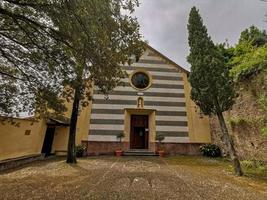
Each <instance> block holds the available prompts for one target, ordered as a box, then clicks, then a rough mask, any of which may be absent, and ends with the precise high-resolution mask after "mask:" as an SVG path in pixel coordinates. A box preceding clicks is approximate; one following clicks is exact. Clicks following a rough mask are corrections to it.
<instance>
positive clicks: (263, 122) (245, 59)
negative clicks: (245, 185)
mask: <svg viewBox="0 0 267 200" xmlns="http://www.w3.org/2000/svg"><path fill="white" fill-rule="evenodd" d="M218 48H219V49H220V50H221V51H222V53H223V55H224V57H225V60H226V62H227V67H229V69H230V74H231V76H232V77H233V80H234V82H235V89H236V92H237V95H238V96H237V98H236V99H235V104H234V105H233V108H232V109H231V110H230V111H229V112H227V113H225V114H226V118H227V122H228V127H229V128H230V130H231V132H232V136H233V138H234V142H235V145H236V147H237V150H238V154H239V156H240V157H241V158H242V159H249V160H262V161H265V162H266V161H267V34H266V32H265V31H261V30H259V29H258V28H256V27H255V26H252V27H250V28H248V29H246V30H245V31H243V32H242V33H241V36H240V39H239V42H238V44H237V45H236V46H234V47H229V46H227V45H226V44H223V45H218ZM211 124H212V129H213V130H212V131H213V134H212V135H213V141H214V143H217V144H219V145H220V146H221V147H222V148H223V149H224V150H225V149H226V148H225V147H224V144H223V137H222V136H220V134H218V132H219V129H218V122H217V121H216V119H212V120H211ZM215 133H216V134H217V135H218V136H216V134H215ZM225 152H226V151H225ZM226 153H227V152H226Z"/></svg>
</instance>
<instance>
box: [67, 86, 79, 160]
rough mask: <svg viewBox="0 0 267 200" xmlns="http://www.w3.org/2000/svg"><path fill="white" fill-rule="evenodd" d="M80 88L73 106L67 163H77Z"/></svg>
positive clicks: (76, 91)
mask: <svg viewBox="0 0 267 200" xmlns="http://www.w3.org/2000/svg"><path fill="white" fill-rule="evenodd" d="M80 95H81V94H80V86H78V87H77V88H76V90H75V94H74V100H73V104H72V112H71V119H70V131H69V141H68V155H67V163H76V162H77V161H76V153H75V140H76V139H75V137H76V126H77V119H78V112H79V103H80Z"/></svg>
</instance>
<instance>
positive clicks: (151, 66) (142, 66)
mask: <svg viewBox="0 0 267 200" xmlns="http://www.w3.org/2000/svg"><path fill="white" fill-rule="evenodd" d="M122 67H123V68H128V67H129V68H131V67H133V68H134V67H140V68H146V67H149V68H158V69H160V68H161V69H162V68H163V69H174V67H173V66H172V65H170V64H166V63H165V64H156V63H152V64H143V63H132V64H131V65H130V66H129V65H123V66H122ZM176 71H177V70H176Z"/></svg>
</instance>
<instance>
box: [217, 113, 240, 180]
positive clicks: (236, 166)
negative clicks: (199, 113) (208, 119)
mask: <svg viewBox="0 0 267 200" xmlns="http://www.w3.org/2000/svg"><path fill="white" fill-rule="evenodd" d="M217 116H218V119H219V122H220V125H221V130H222V132H223V136H224V138H225V140H226V142H227V145H228V150H229V153H230V157H231V159H232V162H233V166H234V170H235V174H236V175H237V176H242V175H243V172H242V169H241V165H240V162H239V160H238V157H237V155H236V151H235V147H234V142H233V140H232V139H231V137H230V135H229V133H228V129H227V126H226V124H225V120H224V117H223V114H222V112H219V113H217Z"/></svg>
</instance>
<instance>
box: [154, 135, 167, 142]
mask: <svg viewBox="0 0 267 200" xmlns="http://www.w3.org/2000/svg"><path fill="white" fill-rule="evenodd" d="M164 139H165V136H164V135H162V134H156V137H155V140H156V141H158V142H159V143H161V142H162V141H163V140H164Z"/></svg>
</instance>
